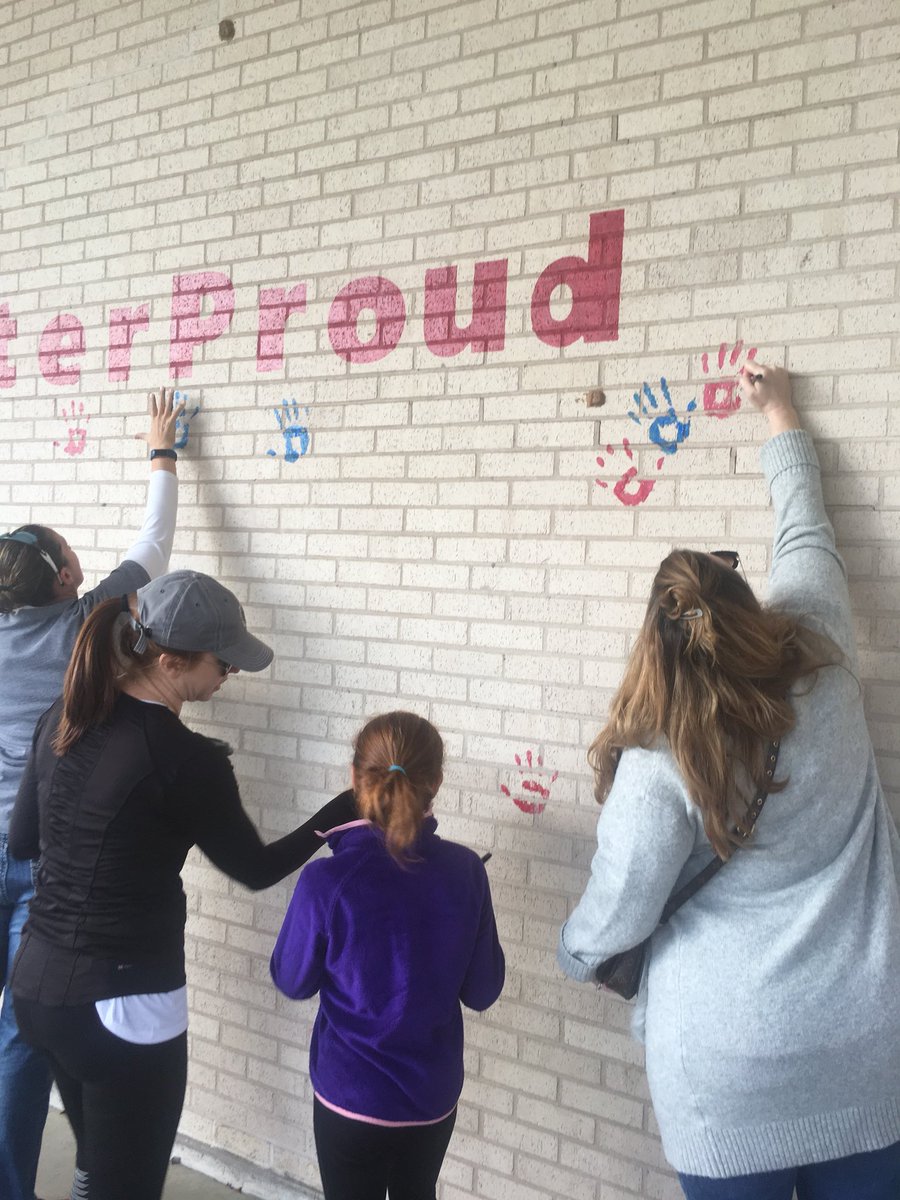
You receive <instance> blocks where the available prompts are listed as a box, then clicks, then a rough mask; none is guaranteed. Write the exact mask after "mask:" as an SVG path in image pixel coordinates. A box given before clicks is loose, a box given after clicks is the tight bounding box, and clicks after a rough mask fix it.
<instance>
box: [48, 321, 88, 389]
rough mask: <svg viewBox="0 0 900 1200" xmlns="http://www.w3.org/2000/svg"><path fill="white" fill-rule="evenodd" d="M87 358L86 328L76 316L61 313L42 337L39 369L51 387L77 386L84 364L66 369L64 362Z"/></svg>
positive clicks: (72, 365) (76, 364)
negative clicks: (57, 385) (85, 347)
mask: <svg viewBox="0 0 900 1200" xmlns="http://www.w3.org/2000/svg"><path fill="white" fill-rule="evenodd" d="M82 354H84V326H83V325H82V324H81V322H80V321H79V320H78V318H77V317H76V316H75V315H74V313H60V314H59V316H58V317H54V318H53V320H52V321H50V323H49V324H48V325H47V326H46V328H45V329H44V332H43V333H42V334H41V340H40V344H39V346H38V366H39V367H40V369H41V374H42V375H43V377H44V378H45V379H46V380H47V382H48V383H55V384H59V385H63V384H68V385H71V384H75V383H77V382H78V380H79V379H80V378H81V364H80V363H78V362H77V361H76V362H73V363H70V364H69V365H68V366H66V365H65V364H64V363H63V359H66V358H73V359H76V360H77V359H79V358H80V357H81V356H82Z"/></svg>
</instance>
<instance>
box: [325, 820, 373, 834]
mask: <svg viewBox="0 0 900 1200" xmlns="http://www.w3.org/2000/svg"><path fill="white" fill-rule="evenodd" d="M371 824H372V822H371V821H367V820H365V818H364V817H360V818H359V820H357V821H345V822H344V824H343V825H333V826H332V828H331V829H326V830H324V831H323V830H321V829H317V830H316V833H317V834H318V836H319V837H320V838H327V837H331V835H332V834H333V833H343V832H344V830H345V829H360V828H362V826H364V825H371Z"/></svg>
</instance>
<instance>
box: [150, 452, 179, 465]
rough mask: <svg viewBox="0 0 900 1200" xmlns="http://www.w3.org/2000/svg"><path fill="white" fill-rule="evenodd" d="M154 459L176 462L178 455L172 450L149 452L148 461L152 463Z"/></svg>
mask: <svg viewBox="0 0 900 1200" xmlns="http://www.w3.org/2000/svg"><path fill="white" fill-rule="evenodd" d="M154 458H171V459H172V460H173V461H174V462H177V461H178V455H177V454H176V453H175V451H174V450H151V451H150V461H151V462H153V460H154Z"/></svg>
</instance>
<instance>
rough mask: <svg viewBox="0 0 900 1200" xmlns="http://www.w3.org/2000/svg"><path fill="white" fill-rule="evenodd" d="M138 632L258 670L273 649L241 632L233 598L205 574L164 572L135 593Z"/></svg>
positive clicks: (176, 647) (165, 643)
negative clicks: (139, 630)
mask: <svg viewBox="0 0 900 1200" xmlns="http://www.w3.org/2000/svg"><path fill="white" fill-rule="evenodd" d="M137 609H138V622H139V624H138V622H135V624H136V625H138V627H139V628H141V632H142V633H143V634H144V635H145V636H146V637H148V638H150V640H151V641H154V642H156V644H157V646H165V647H166V648H167V649H169V650H186V651H201V650H206V651H209V653H211V654H215V655H216V657H217V658H221V659H222V660H223V662H227V663H229V664H230V665H231V666H232V667H237V668H238V669H239V670H241V671H262V670H264V669H265V668H266V667H267V666H268V665H269V663H270V662H271V661H272V659H273V658H274V657H275V652H274V651H273V650H272V649H271V647H270V646H267V645H266V644H265V642H261V641H260V640H259V638H257V637H254V636H253V634H252V633H248V632H247V622H246V620H245V618H244V610H243V609H242V608H241V606H240V603H239V601H238V598H237V596H235V594H234V592H230V591H229V590H228V588H227V587H223V586H222V584H221V583H219V582H218V581H217V580H215V579H213V578H212V576H210V575H201V573H200V572H199V571H170V572H169V574H168V575H160V576H159V577H158V578H157V579H153V580H151V582H150V583H148V584H146V585H145V586H144V587H142V588H138V591H137Z"/></svg>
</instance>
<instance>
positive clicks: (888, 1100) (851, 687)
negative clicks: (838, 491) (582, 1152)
mask: <svg viewBox="0 0 900 1200" xmlns="http://www.w3.org/2000/svg"><path fill="white" fill-rule="evenodd" d="M762 463H763V469H764V471H765V474H766V477H767V479H768V481H769V485H770V487H771V492H772V499H773V502H774V508H775V544H774V552H773V562H772V573H771V581H770V602H771V603H772V604H774V605H777V606H779V607H781V608H782V609H785V610H787V611H789V612H792V613H796V614H798V615H801V616H802V618H803V620H804V622H805V623H807V624H808V625H809V626H810V627H812V628H816V629H818V630H820V631H824V632H825V633H827V634H828V635H829V636H830V637H831V638H832V639H833V640H834V641H835V642H836V643H837V644H838V646H839V647H840V648H841V649H842V650H843V652H844V654H845V655H846V662H847V667H849V669H847V667H841V666H836V667H828V668H825V669H823V670H822V671H820V672H819V675H818V678H817V681H816V683H815V685H814V686H813V687H812V688H811V689H809V688H808V685H804V684H803V683H802V682H801V684H800V685H798V686H797V688H796V689H795V692H794V694H793V696H792V703H793V706H794V711H795V713H796V717H797V724H796V727H795V729H794V730H793V731H792V732H791V733H789V734H788V735H787V736H786V737H785V738H784V739H783V741H782V746H781V754H780V758H779V761H778V769H777V772H776V777H777V778H779V779H787V780H788V784H787V787H786V788H785V790H784V791H782V792H777V793H774V794H772V795H771V796H770V797H769V799H768V801H767V803H766V807H765V809H764V810H763V813H762V816H761V818H760V821H759V825H758V827H757V832H756V836H755V837H754V839H753V845H752V846H750V847H747V848H744V849H740V850H739V851H738V852H737V853H736V854H735V856H734V857H733V858H732V859H731V861H729V862H728V863H727V864H726V865H725V867H724V868H723V870H722V871H721V872H720V873H719V874H718V875H717V876H716V877H715V878H714V879H713V880H712V881H711V882H710V883H709V884H708V885H707V886H706V887H705V888H703V889H702V890H701V891H700V892H698V893H697V895H696V896H695V897H694V898H693V899H692V900H690V901H689V902H688V903H687V904H686V905H685V906H684V908H682V909H681V910H680V911H679V912H678V913H677V914H676V915H675V916H674V917H673V918H672V920H671V921H670V923H669V924H668V925H666V926H665V927H662V928H660V929H659V930H658V931H657V932H656V933H655V934H654V936H653V941H652V949H651V953H650V955H649V960H648V965H647V967H646V969H645V972H644V980H643V984H642V989H641V996H640V997H639V1003H638V1008H637V1012H636V1025H637V1030H636V1032H638V1034H639V1035H640V1034H641V1033H642V1034H643V1036H644V1039H645V1041H646V1059H647V1076H648V1080H649V1084H650V1092H651V1095H652V1098H653V1104H654V1108H655V1112H656V1116H657V1119H658V1121H659V1126H660V1130H661V1133H662V1141H663V1148H664V1150H665V1153H666V1156H667V1158H668V1159H669V1161H670V1162H671V1164H672V1165H673V1166H674V1167H675V1168H676V1169H677V1170H679V1171H682V1172H686V1173H688V1174H693V1175H705V1176H710V1177H714V1178H728V1177H730V1176H733V1175H741V1174H749V1173H753V1172H759V1171H774V1170H779V1169H782V1168H787V1167H791V1166H800V1165H803V1164H806V1163H811V1162H821V1161H825V1160H828V1159H833V1158H839V1157H842V1156H844V1155H849V1154H856V1153H859V1152H861V1151H866V1150H877V1149H880V1148H882V1147H884V1146H888V1145H891V1144H892V1143H893V1142H895V1141H897V1140H900V886H898V879H900V839H898V835H897V830H896V827H895V826H894V823H893V820H892V818H891V816H890V814H889V812H888V809H887V806H886V804H885V800H884V795H883V793H882V789H881V784H880V782H879V779H878V772H877V770H876V767H875V757H874V753H873V750H872V743H871V741H870V739H869V734H868V731H867V729H866V723H865V718H864V716H863V706H862V697H861V694H860V688H859V686H858V684H857V681H856V678H855V676H854V672H855V671H856V650H855V645H854V638H853V630H852V623H851V616H850V603H849V595H848V590H847V580H846V575H845V571H844V566H843V563H842V562H841V560H840V558H839V557H838V554H837V552H836V550H835V545H834V535H833V532H832V529H831V526H830V524H829V522H828V519H827V517H826V515H825V508H824V505H823V501H822V491H821V483H820V478H819V467H818V462H817V459H816V453H815V450H814V448H813V444H812V441H811V440H810V438H809V437H808V435H807V434H806V433H803V432H802V431H799V430H791V431H789V432H786V433H781V434H778V435H777V436H776V437H774V438H772V439H771V440H770V441H769V442H768V443H767V444H766V446H765V447H764V449H763V452H762ZM597 843H598V849H597V853H596V855H595V856H594V860H593V863H592V866H591V878H590V881H589V883H588V885H587V888H586V890H585V893H584V895H583V897H582V898H581V900H580V902H579V904H578V906H577V908H576V909H575V911H574V912H573V913H572V915H571V917H570V918H569V920H568V921H567V922H566V924H565V925H564V926H563V929H562V932H561V935H560V941H559V949H558V959H559V963H560V965H561V966H562V968H563V970H564V971H565V972H566V974H567V975H570V976H571V977H572V978H573V979H578V980H587V979H589V978H590V977H591V975H592V972H593V969H594V967H595V966H596V964H597V963H598V962H600V961H602V960H603V959H604V958H607V957H608V956H609V955H611V954H614V953H616V952H617V951H620V950H624V949H626V948H627V947H629V946H632V945H634V944H636V943H637V942H639V941H641V940H642V939H643V938H644V937H646V936H647V935H648V934H650V933H651V931H652V930H653V929H654V928H655V926H656V924H657V920H658V918H659V914H660V911H661V909H662V907H663V904H664V903H665V900H666V898H667V897H668V895H669V893H670V892H671V890H672V889H673V888H674V887H676V886H678V885H679V884H680V883H682V882H685V881H686V880H687V879H689V878H690V877H691V876H692V875H693V874H695V873H696V871H697V870H698V869H699V868H700V867H701V866H702V865H703V864H704V863H705V862H707V861H708V860H709V858H710V857H711V854H712V851H711V849H710V846H709V843H708V842H707V839H706V837H705V835H704V833H703V826H702V822H701V820H700V816H699V813H698V810H697V809H696V807H695V806H694V805H693V804H692V802H691V800H690V799H689V797H688V795H687V792H686V790H685V785H684V783H683V781H682V778H681V775H680V773H679V771H678V768H677V767H676V765H675V762H674V760H673V758H672V755H671V753H670V751H669V750H668V748H667V746H665V745H664V744H661V745H658V746H655V747H653V748H651V749H648V750H643V749H629V750H626V751H625V752H624V754H623V755H622V759H621V762H620V765H619V769H618V772H617V774H616V778H615V783H614V785H613V788H612V790H611V792H610V795H609V798H608V799H607V801H606V803H605V805H604V806H603V809H602V813H601V816H600V819H599V822H598V825H597Z"/></svg>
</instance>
